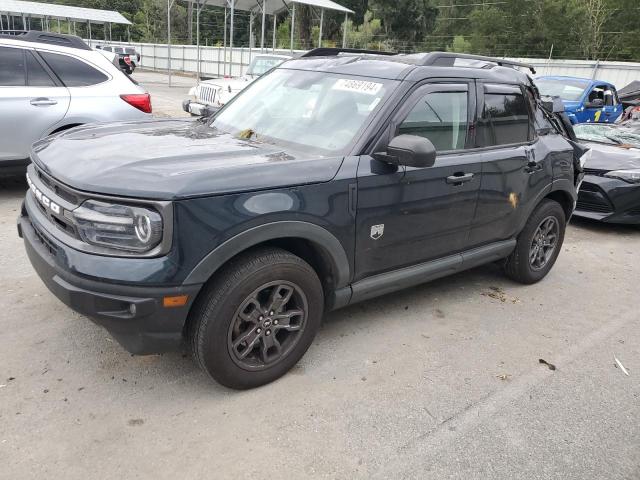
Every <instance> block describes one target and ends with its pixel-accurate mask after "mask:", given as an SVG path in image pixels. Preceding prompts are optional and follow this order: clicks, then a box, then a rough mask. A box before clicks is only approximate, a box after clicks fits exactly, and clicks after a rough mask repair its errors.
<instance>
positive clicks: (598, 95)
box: [535, 77, 623, 124]
mask: <svg viewBox="0 0 640 480" xmlns="http://www.w3.org/2000/svg"><path fill="white" fill-rule="evenodd" d="M535 83H536V85H537V86H538V89H539V90H540V94H541V95H550V96H558V97H560V98H561V99H562V102H563V103H564V108H565V111H566V113H567V116H568V117H569V119H570V120H571V123H574V124H575V123H589V122H591V123H594V122H595V123H613V122H615V121H616V120H617V119H618V117H619V116H620V115H622V111H623V107H622V103H621V102H620V99H619V98H618V92H617V91H616V87H615V86H613V85H612V84H610V83H608V82H603V81H601V80H592V79H590V78H577V77H538V78H536V79H535Z"/></svg>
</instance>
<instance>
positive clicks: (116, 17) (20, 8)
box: [0, 0, 131, 25]
mask: <svg viewBox="0 0 640 480" xmlns="http://www.w3.org/2000/svg"><path fill="white" fill-rule="evenodd" d="M0 12H2V13H3V14H9V15H20V16H22V15H27V16H29V17H36V18H42V17H51V18H59V19H64V20H66V19H69V20H76V21H87V20H89V21H90V22H92V23H122V24H125V25H131V22H130V21H129V20H127V19H126V18H124V17H123V16H122V14H120V13H119V12H116V11H113V10H98V9H95V8H84V7H70V6H67V5H54V4H51V3H38V2H25V1H23V0H0Z"/></svg>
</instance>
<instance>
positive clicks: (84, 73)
mask: <svg viewBox="0 0 640 480" xmlns="http://www.w3.org/2000/svg"><path fill="white" fill-rule="evenodd" d="M40 55H41V56H42V58H44V60H45V61H46V62H47V64H48V65H49V67H50V68H51V70H53V71H54V72H55V74H56V75H57V76H58V77H59V78H60V80H62V82H63V83H64V84H65V85H66V86H67V87H86V86H89V85H96V84H98V83H102V82H104V81H106V80H108V78H109V77H107V76H106V75H105V74H104V73H102V72H100V71H98V70H96V69H95V68H93V67H91V66H89V65H88V64H86V63H84V62H83V61H81V60H78V59H77V58H73V57H70V56H68V55H59V54H57V53H49V52H40Z"/></svg>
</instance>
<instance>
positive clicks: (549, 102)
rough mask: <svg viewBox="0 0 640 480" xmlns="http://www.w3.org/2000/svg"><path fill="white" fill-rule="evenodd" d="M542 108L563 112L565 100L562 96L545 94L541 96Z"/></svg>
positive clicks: (553, 111)
mask: <svg viewBox="0 0 640 480" xmlns="http://www.w3.org/2000/svg"><path fill="white" fill-rule="evenodd" d="M540 101H541V103H542V108H544V109H545V110H546V111H547V112H550V113H562V112H564V102H563V101H562V99H561V98H560V97H557V96H554V97H550V96H543V97H541V98H540Z"/></svg>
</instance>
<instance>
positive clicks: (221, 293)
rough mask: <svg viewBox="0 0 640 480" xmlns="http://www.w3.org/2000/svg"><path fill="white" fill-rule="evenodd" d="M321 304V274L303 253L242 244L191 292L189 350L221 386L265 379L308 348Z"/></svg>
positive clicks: (278, 373)
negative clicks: (194, 296) (195, 294)
mask: <svg viewBox="0 0 640 480" xmlns="http://www.w3.org/2000/svg"><path fill="white" fill-rule="evenodd" d="M323 306H324V295H323V291H322V285H321V284H320V280H319V279H318V276H317V275H316V273H315V271H314V270H313V269H312V268H311V266H309V264H307V263H306V262H305V261H304V260H302V259H301V258H299V257H297V256H295V255H293V254H291V253H289V252H287V251H284V250H281V249H277V248H263V249H257V250H253V251H249V252H247V253H245V254H243V255H241V256H239V257H238V258H236V259H234V260H233V261H232V262H231V263H230V264H229V265H227V266H226V267H225V268H224V269H223V270H222V271H221V272H220V273H219V274H218V275H216V277H215V278H214V280H213V281H212V282H211V283H210V284H209V285H208V286H207V287H206V290H205V291H204V292H203V294H202V296H201V298H199V299H198V302H197V303H196V305H195V307H194V310H193V312H192V314H191V318H190V319H189V324H190V332H189V335H190V343H191V349H192V352H193V355H194V357H195V359H196V361H197V363H199V364H200V366H201V367H202V368H203V369H204V370H205V371H206V372H207V373H208V374H209V375H210V376H211V377H213V379H215V380H216V381H218V382H219V383H221V384H223V385H225V386H227V387H230V388H236V389H247V388H253V387H258V386H260V385H263V384H265V383H269V382H271V381H273V380H275V379H277V378H279V377H280V376H282V375H284V374H285V373H286V372H287V371H289V369H291V367H293V366H294V365H295V364H296V363H297V362H298V360H300V358H301V357H302V356H303V355H304V353H305V352H306V351H307V349H308V348H309V346H310V345H311V342H312V341H313V338H314V337H315V334H316V332H317V330H318V328H319V326H320V322H321V319H322V314H323Z"/></svg>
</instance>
